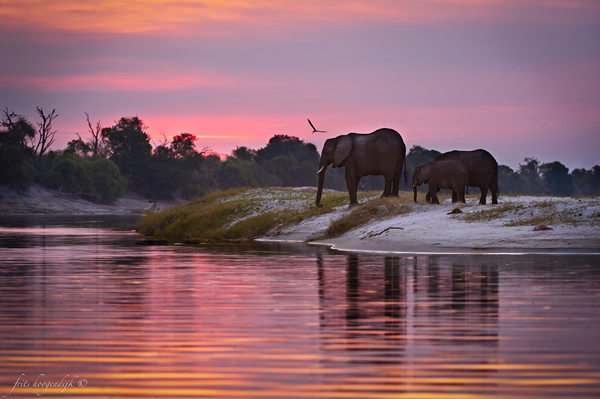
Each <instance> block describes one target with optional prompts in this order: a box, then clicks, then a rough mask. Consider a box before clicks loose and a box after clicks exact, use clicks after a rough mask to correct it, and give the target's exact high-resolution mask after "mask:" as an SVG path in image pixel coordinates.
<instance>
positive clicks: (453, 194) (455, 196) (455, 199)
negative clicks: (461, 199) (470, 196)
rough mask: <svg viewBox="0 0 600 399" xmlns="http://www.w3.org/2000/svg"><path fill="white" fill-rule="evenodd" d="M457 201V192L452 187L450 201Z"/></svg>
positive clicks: (454, 202)
mask: <svg viewBox="0 0 600 399" xmlns="http://www.w3.org/2000/svg"><path fill="white" fill-rule="evenodd" d="M457 202H458V192H457V191H456V190H454V189H452V203H453V204H456V203H457Z"/></svg>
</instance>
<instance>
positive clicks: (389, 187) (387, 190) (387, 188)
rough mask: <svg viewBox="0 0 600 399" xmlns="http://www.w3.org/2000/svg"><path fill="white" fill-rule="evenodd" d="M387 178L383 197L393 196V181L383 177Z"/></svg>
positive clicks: (387, 177) (386, 177)
mask: <svg viewBox="0 0 600 399" xmlns="http://www.w3.org/2000/svg"><path fill="white" fill-rule="evenodd" d="M383 177H384V178H385V186H384V189H383V194H381V196H382V197H389V196H391V195H392V179H391V178H390V177H389V176H387V175H385V176H383Z"/></svg>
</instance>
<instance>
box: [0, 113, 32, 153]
mask: <svg viewBox="0 0 600 399" xmlns="http://www.w3.org/2000/svg"><path fill="white" fill-rule="evenodd" d="M3 114H4V116H3V117H2V119H1V120H0V129H1V130H0V135H2V136H4V137H2V139H3V140H4V141H6V142H8V143H10V144H13V145H18V146H19V147H21V148H22V149H23V150H27V151H31V150H32V148H30V147H29V145H28V143H29V142H30V141H33V138H34V137H35V133H36V132H35V128H34V127H33V126H31V123H29V121H28V120H27V118H26V117H24V116H23V115H19V114H16V113H14V112H13V111H9V110H8V107H7V108H6V109H5V110H3ZM2 128H3V129H2Z"/></svg>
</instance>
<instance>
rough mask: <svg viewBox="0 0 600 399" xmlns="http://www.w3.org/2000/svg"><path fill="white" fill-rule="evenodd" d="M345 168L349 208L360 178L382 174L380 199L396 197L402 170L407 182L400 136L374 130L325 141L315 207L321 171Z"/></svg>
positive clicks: (394, 133) (395, 132)
mask: <svg viewBox="0 0 600 399" xmlns="http://www.w3.org/2000/svg"><path fill="white" fill-rule="evenodd" d="M331 164H333V167H334V168H340V167H342V166H343V167H344V168H345V174H346V185H347V186H348V195H349V196H350V205H355V204H357V203H358V201H357V198H356V191H357V190H358V182H359V181H360V179H361V177H363V176H369V175H383V177H384V179H385V189H384V190H383V195H382V197H389V196H391V195H395V196H398V184H399V183H400V177H401V176H402V168H403V167H404V182H405V184H406V183H407V180H408V177H407V176H408V173H407V171H406V145H404V141H403V140H402V136H400V134H399V133H398V132H397V131H395V130H393V129H387V128H383V129H378V130H376V131H374V132H373V133H369V134H359V133H349V134H345V135H342V136H338V137H335V138H332V139H328V140H327V141H325V145H324V146H323V151H322V152H321V159H320V160H319V171H318V172H317V173H318V174H319V188H318V191H317V201H316V204H317V206H320V203H321V194H322V193H323V182H324V181H325V171H326V170H327V167H328V166H329V165H331Z"/></svg>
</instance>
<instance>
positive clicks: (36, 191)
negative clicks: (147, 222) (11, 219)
mask: <svg viewBox="0 0 600 399" xmlns="http://www.w3.org/2000/svg"><path fill="white" fill-rule="evenodd" d="M185 202H186V201H183V200H175V201H159V202H149V200H148V199H145V198H141V197H137V196H135V195H134V194H126V195H125V196H124V197H123V198H120V199H118V200H117V201H115V202H114V203H112V204H96V203H93V202H90V201H87V200H85V199H83V198H78V197H76V196H72V195H70V194H67V193H61V192H59V191H57V190H50V189H47V188H45V187H43V186H41V185H39V184H30V185H28V186H27V188H25V189H23V190H17V189H14V188H11V187H8V186H0V215H3V216H18V215H23V216H25V215H30V216H31V215H58V214H64V215H120V214H139V215H143V214H144V212H147V211H149V210H151V209H152V208H153V207H156V208H159V209H164V208H168V207H171V206H174V205H179V204H182V203H185ZM155 204H156V205H155Z"/></svg>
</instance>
